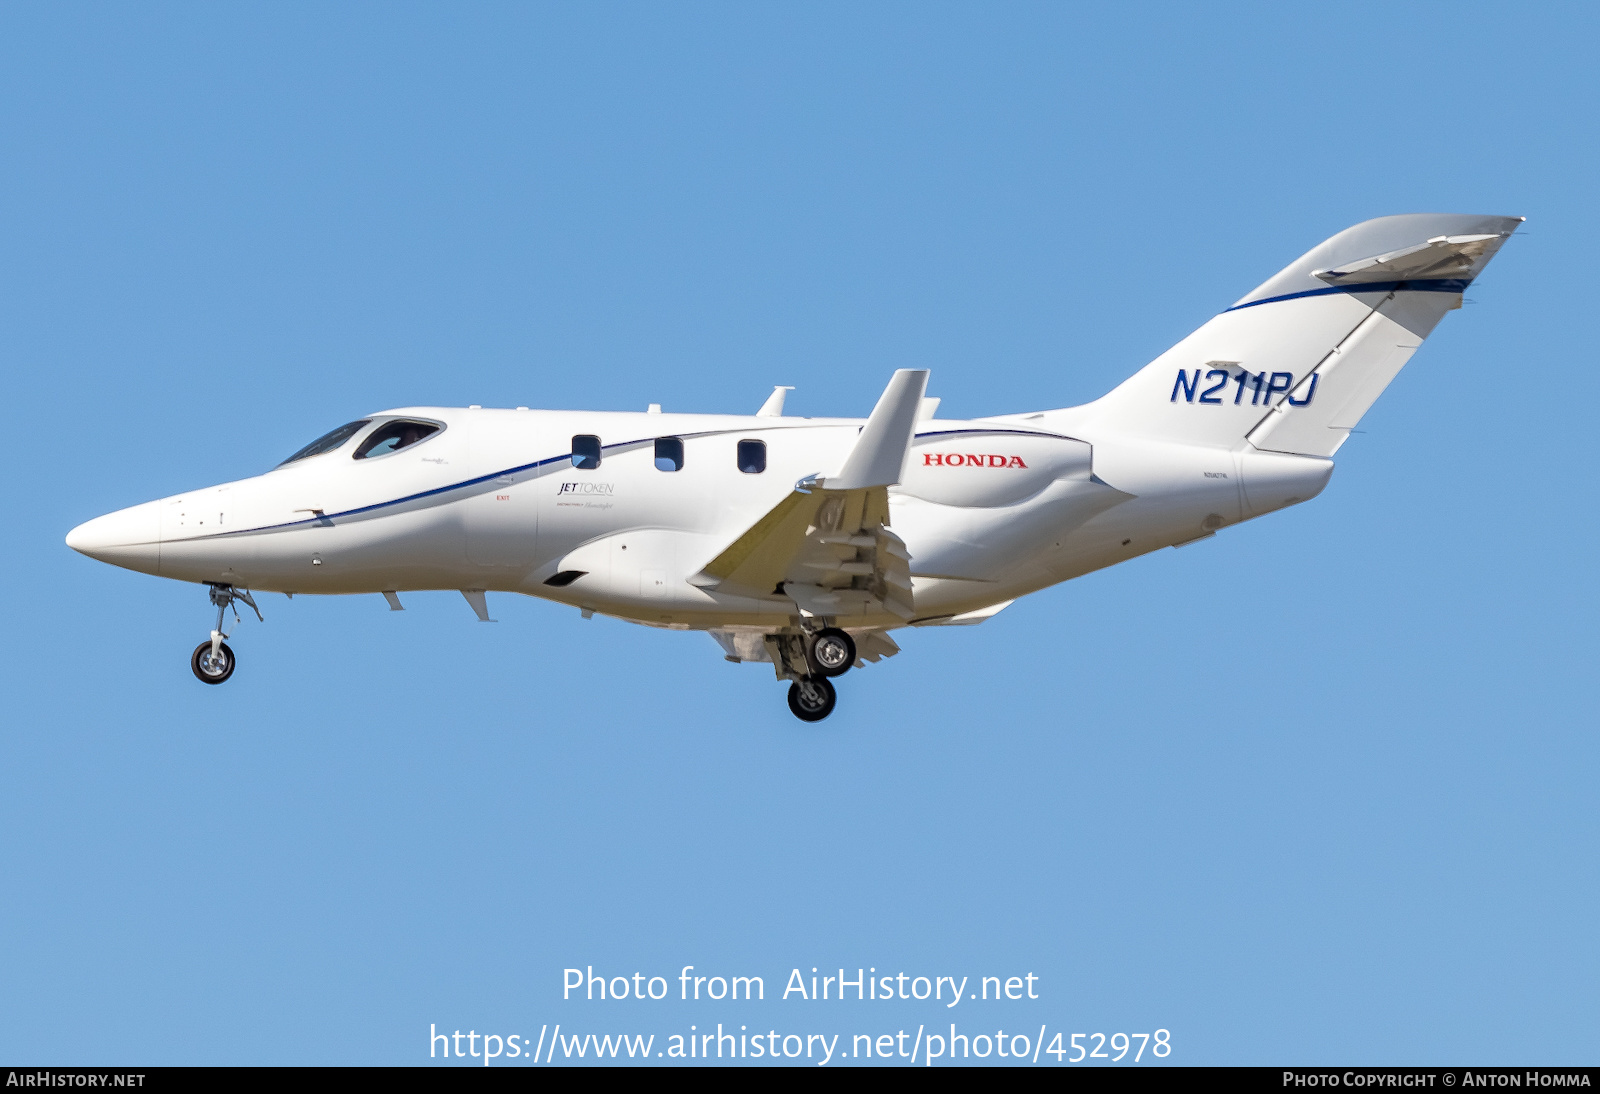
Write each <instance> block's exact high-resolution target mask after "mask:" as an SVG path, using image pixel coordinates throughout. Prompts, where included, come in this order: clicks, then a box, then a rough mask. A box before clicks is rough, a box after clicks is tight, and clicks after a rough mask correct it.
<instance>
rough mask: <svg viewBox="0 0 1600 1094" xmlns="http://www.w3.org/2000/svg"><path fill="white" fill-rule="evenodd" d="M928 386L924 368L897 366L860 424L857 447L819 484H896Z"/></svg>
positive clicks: (834, 486)
mask: <svg viewBox="0 0 1600 1094" xmlns="http://www.w3.org/2000/svg"><path fill="white" fill-rule="evenodd" d="M927 389H928V370H927V369H925V368H915V369H913V368H902V369H896V370H895V374H894V376H893V377H892V378H891V379H890V380H889V386H888V387H886V388H884V389H883V394H882V395H881V396H879V398H878V405H877V406H875V407H873V408H872V416H871V417H869V418H868V419H867V424H866V425H865V426H863V427H862V429H861V436H859V437H857V438H856V446H855V447H854V448H852V449H851V450H850V455H848V456H846V457H845V461H844V466H843V467H841V468H840V469H839V473H838V474H837V475H829V476H828V477H827V478H826V479H824V480H823V483H822V485H823V486H824V487H826V488H827V489H829V490H861V489H864V488H866V487H869V486H893V485H895V484H896V483H898V482H899V481H900V479H901V477H902V476H903V475H904V474H905V467H906V456H907V455H908V454H910V452H911V436H912V434H913V433H914V432H915V430H916V428H917V411H918V410H920V409H921V408H922V393H923V392H924V391H926V390H927Z"/></svg>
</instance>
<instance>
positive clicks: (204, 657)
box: [189, 585, 265, 684]
mask: <svg viewBox="0 0 1600 1094" xmlns="http://www.w3.org/2000/svg"><path fill="white" fill-rule="evenodd" d="M238 600H242V601H244V602H245V603H246V604H248V605H250V610H251V611H253V612H255V613H256V618H257V619H261V609H260V608H258V607H256V602H255V600H254V599H253V598H252V597H251V596H250V592H249V590H247V589H235V588H234V587H233V586H232V585H212V586H211V603H213V604H215V605H216V606H217V625H216V626H215V627H213V628H212V630H211V637H210V638H208V639H206V641H204V642H202V643H200V644H199V645H198V646H196V647H195V648H194V652H193V653H192V654H190V655H189V668H190V669H192V670H193V671H194V675H195V679H197V680H199V681H200V682H201V683H202V684H220V683H222V682H223V681H224V680H226V679H227V678H228V677H230V676H232V675H233V666H234V659H233V651H232V650H231V649H229V648H228V644H227V643H226V642H224V641H223V639H224V638H226V637H228V635H229V634H230V633H231V628H230V629H229V630H228V631H224V630H223V629H222V622H223V616H224V615H225V614H226V612H227V611H228V609H229V608H233V621H234V623H235V624H236V625H237V624H238V622H239V609H238V608H237V607H236V606H235V604H234V602H235V601H238ZM262 622H265V620H262Z"/></svg>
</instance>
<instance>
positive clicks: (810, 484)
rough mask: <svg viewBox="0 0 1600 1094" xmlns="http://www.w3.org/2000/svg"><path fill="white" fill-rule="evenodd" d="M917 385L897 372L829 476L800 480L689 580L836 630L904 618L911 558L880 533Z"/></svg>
mask: <svg viewBox="0 0 1600 1094" xmlns="http://www.w3.org/2000/svg"><path fill="white" fill-rule="evenodd" d="M927 384H928V373H927V372H926V371H925V370H920V369H917V370H913V369H901V370H899V371H897V372H896V373H895V374H894V378H893V379H892V380H890V381H889V386H888V387H887V388H886V389H885V390H884V393H883V395H882V397H880V398H879V400H878V405H877V406H876V407H874V408H873V411H872V415H871V416H870V417H869V418H868V419H867V424H866V425H865V426H863V427H862V430H861V435H860V437H859V438H857V440H856V444H855V447H854V448H852V449H851V451H850V454H849V456H847V457H846V458H845V461H844V465H843V466H842V467H841V468H840V469H839V472H838V474H836V475H831V476H829V477H827V478H818V477H816V476H813V477H811V478H808V479H803V480H801V481H800V482H799V483H797V484H796V485H795V488H794V490H793V491H792V492H791V493H790V494H789V495H788V496H786V497H785V498H784V499H783V500H782V501H780V502H779V503H778V504H777V505H775V506H774V507H773V508H772V510H771V511H770V512H768V513H767V514H766V515H765V516H763V517H762V518H761V519H760V520H758V521H756V522H755V524H753V525H751V526H750V528H749V529H747V530H746V531H745V532H744V533H743V534H742V535H741V536H739V538H737V539H735V540H734V541H733V542H732V543H731V544H729V545H728V546H727V548H725V549H724V550H723V551H722V553H721V554H719V555H717V557H716V558H714V559H712V560H711V561H710V562H708V563H706V565H705V567H704V568H703V569H702V570H701V572H700V573H699V574H697V575H696V576H695V577H693V578H691V579H690V580H691V582H692V583H693V584H695V585H698V586H700V587H702V588H710V589H720V590H723V591H726V592H732V593H740V594H743V595H747V596H762V597H768V596H774V595H777V596H787V597H788V598H789V599H790V600H792V601H794V603H795V605H796V606H797V607H798V608H799V609H800V610H801V611H802V612H803V613H805V614H807V615H817V616H830V617H833V618H835V619H837V620H838V621H839V623H840V625H845V626H849V625H855V626H871V625H879V626H884V625H887V626H894V625H897V624H899V623H903V622H905V621H906V620H908V619H910V618H911V617H912V615H913V614H914V611H913V608H912V602H911V600H912V598H911V556H910V553H909V552H908V551H907V550H906V545H905V544H904V543H903V542H902V541H901V540H900V537H898V536H896V535H895V534H894V533H893V532H891V531H889V491H888V488H889V487H890V486H892V485H893V484H895V483H898V482H899V481H900V479H901V477H902V475H903V474H904V471H905V462H906V457H907V455H908V454H909V452H910V449H911V438H912V434H913V432H914V430H915V429H916V418H917V411H918V409H919V408H920V406H921V404H922V395H923V392H924V391H925V390H926V388H927Z"/></svg>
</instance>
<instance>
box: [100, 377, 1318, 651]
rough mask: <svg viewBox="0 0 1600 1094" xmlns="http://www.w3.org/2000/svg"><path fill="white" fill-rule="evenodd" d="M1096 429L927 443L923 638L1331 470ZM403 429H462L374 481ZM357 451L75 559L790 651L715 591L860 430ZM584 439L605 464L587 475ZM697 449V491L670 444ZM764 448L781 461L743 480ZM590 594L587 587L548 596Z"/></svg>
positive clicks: (490, 416) (151, 524) (1072, 425)
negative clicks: (536, 605)
mask: <svg viewBox="0 0 1600 1094" xmlns="http://www.w3.org/2000/svg"><path fill="white" fill-rule="evenodd" d="M1092 408H1093V404H1090V406H1089V407H1083V408H1075V409H1072V410H1063V411H1052V412H1046V413H1043V414H1032V415H1026V416H1016V417H1006V418H990V419H979V420H973V421H940V420H926V421H922V422H919V423H918V424H917V426H916V428H915V437H914V440H913V443H912V447H911V454H910V458H909V460H908V464H907V468H906V471H905V474H904V477H903V480H902V482H901V483H900V484H899V485H898V486H894V487H891V488H890V491H889V504H890V513H891V520H890V524H891V525H892V528H893V530H894V532H895V533H896V534H897V535H898V536H899V537H900V538H901V539H902V540H903V541H904V543H905V545H906V547H907V548H908V550H909V552H910V555H911V573H912V577H913V583H914V603H915V613H916V614H915V619H914V620H912V621H913V622H920V621H927V620H932V619H936V618H940V617H948V616H955V615H960V614H962V613H966V612H973V611H978V610H980V609H983V608H985V607H987V606H990V605H994V604H998V603H1000V602H1003V601H1008V600H1011V599H1013V598H1015V597H1018V596H1020V595H1023V594H1024V593H1028V592H1032V591H1034V590H1037V589H1040V588H1043V587H1045V586H1047V585H1051V584H1054V583H1056V582H1059V581H1063V580H1066V579H1069V578H1072V577H1076V576H1078V575H1080V574H1084V573H1088V572H1090V571H1092V570H1096V569H1100V568H1102V567H1105V566H1110V565H1112V564H1114V563H1117V562H1121V561H1124V560H1125V559H1128V558H1131V557H1133V556H1135V555H1140V554H1144V553H1146V552H1149V551H1153V550H1156V549H1158V548H1161V547H1167V546H1171V545H1174V544H1178V543H1183V542H1187V541H1190V540H1193V539H1197V538H1200V537H1203V536H1205V535H1207V534H1209V533H1211V532H1213V531H1215V530H1216V529H1217V528H1220V527H1223V526H1226V525H1230V524H1234V523H1237V522H1239V521H1241V520H1246V519H1249V518H1251V517H1254V516H1259V515H1261V514H1262V513H1266V512H1270V511H1271V510H1274V509H1279V508H1282V507H1283V506H1285V505H1289V504H1293V503H1295V502H1298V501H1303V500H1306V499H1308V498H1311V497H1314V496H1315V495H1316V494H1317V493H1318V492H1319V491H1321V489H1322V488H1323V486H1324V485H1325V484H1326V482H1327V479H1328V476H1329V474H1330V473H1331V471H1332V466H1333V465H1332V462H1331V461H1330V460H1327V459H1320V458H1313V457H1307V456H1294V455H1280V454H1275V453H1266V452H1259V451H1255V450H1253V449H1251V448H1250V447H1249V446H1247V445H1235V446H1234V447H1231V448H1229V447H1220V446H1208V445H1196V444H1174V443H1166V442H1162V441H1157V440H1152V439H1151V438H1149V437H1148V436H1143V437H1140V436H1130V435H1122V434H1119V433H1117V432H1114V431H1107V430H1097V429H1096V428H1095V424H1094V420H1093V416H1092V413H1086V412H1090V411H1092ZM397 418H411V419H423V420H427V421H431V422H435V423H438V424H439V425H441V426H442V427H443V428H442V429H440V431H439V432H437V433H436V434H435V435H432V436H430V437H428V438H427V439H426V440H424V441H422V442H420V443H416V444H414V445H412V446H410V447H407V448H402V449H400V450H398V451H395V452H392V453H390V454H389V455H385V456H381V457H378V458H367V459H359V460H358V459H353V458H352V452H353V451H355V449H356V447H357V446H358V445H359V443H360V441H361V437H362V436H363V435H366V434H369V433H370V432H371V431H372V430H376V429H378V428H381V427H382V425H383V424H384V423H385V422H388V421H391V420H393V419H397ZM371 422H372V423H373V424H372V425H370V426H367V427H365V428H364V430H363V431H362V433H359V434H357V435H355V436H354V437H353V438H352V439H351V440H350V441H349V442H347V443H346V444H344V445H343V446H341V447H340V448H338V449H336V450H334V451H330V452H326V453H324V454H322V455H317V456H312V457H309V458H305V459H301V460H298V461H296V462H293V463H289V464H286V465H284V466H281V467H279V468H276V469H274V470H272V471H269V472H267V473H266V474H263V475H258V476H256V477H254V478H249V479H242V480H240V481H237V482H230V483H224V484H222V485H220V486H212V487H208V488H205V489H202V490H194V491H190V492H187V493H184V494H180V495H176V496H174V497H170V498H163V499H161V500H159V501H153V502H149V503H147V504H145V505H141V506H135V507H133V508H132V509H125V510H122V511H120V512H117V513H112V514H109V515H107V516H105V517H101V518H98V519H97V520H95V521H91V522H89V523H88V524H85V525H83V526H81V527H80V528H79V529H77V530H75V531H74V533H73V535H74V539H73V541H72V542H73V545H74V546H75V547H77V548H78V549H80V550H83V551H85V552H86V553H89V554H93V555H95V556H96V557H99V558H103V559H104V560H105V561H108V562H115V563H117V564H119V565H122V566H126V567H128V568H130V569H136V570H141V571H144V572H146V573H151V574H157V575H160V576H162V577H170V578H175V579H177V580H181V581H192V582H207V583H214V584H223V585H229V586H235V587H239V588H249V589H255V590H271V591H277V592H286V593H325V594H332V593H376V592H385V591H394V592H400V591H405V590H412V589H462V590H500V591H505V592H516V593H525V594H528V595H532V596H541V597H545V598H547V599H550V600H555V601H560V602H563V603H568V604H572V605H575V606H578V607H581V608H584V609H588V610H593V611H598V612H601V613H604V614H608V615H614V616H618V617H621V618H625V619H629V620H633V621H636V622H640V623H646V624H651V625H655V626H671V627H689V628H706V629H712V628H727V627H753V628H769V629H770V628H774V627H780V628H781V627H783V626H785V625H787V624H789V623H790V622H791V621H792V619H793V618H794V616H795V610H796V609H795V606H794V604H793V603H792V602H791V601H790V600H788V599H786V598H785V597H784V596H783V595H782V594H781V592H780V591H779V590H776V589H775V590H772V592H771V595H768V596H758V595H750V594H749V590H744V591H743V592H744V593H745V595H734V594H730V593H728V592H723V591H718V590H717V589H715V588H709V589H708V588H703V587H701V586H700V585H697V584H695V583H693V580H692V579H693V578H694V577H695V575H696V574H697V573H699V572H700V571H701V569H702V567H704V566H705V565H706V563H707V562H708V560H710V559H713V558H714V557H716V556H717V555H718V553H719V552H721V551H723V550H724V549H725V548H727V547H728V545H729V544H730V542H732V541H733V540H734V539H735V538H736V537H738V536H739V535H740V534H741V533H742V532H744V531H745V530H746V529H748V528H750V527H751V525H752V523H753V522H755V521H757V520H759V519H760V518H761V517H762V515H763V514H765V513H767V512H769V511H770V510H772V509H773V507H774V506H776V505H777V504H778V503H779V502H780V501H782V500H783V499H784V497H785V496H786V495H788V494H789V493H790V492H791V491H792V490H794V489H795V484H796V483H797V481H799V480H801V479H803V478H805V477H807V476H811V475H817V474H821V475H824V476H826V475H828V474H831V473H832V472H834V471H835V470H836V469H837V467H838V465H839V464H840V463H841V461H843V460H844V459H845V457H846V456H847V454H848V453H849V452H850V450H851V448H852V446H853V445H854V444H855V442H856V438H857V436H858V433H859V431H860V429H861V426H862V421H861V420H858V419H820V418H787V417H756V416H751V417H743V416H729V415H699V414H660V413H644V414H639V413H603V412H595V413H590V412H578V411H531V410H493V409H476V408H474V409H457V408H439V407H410V408H404V409H401V410H395V411H388V412H384V413H381V414H375V415H372V416H371ZM576 435H587V436H595V437H598V438H599V439H600V442H601V444H602V445H603V451H602V457H601V460H600V463H599V466H598V467H594V468H591V469H581V468H579V467H576V466H575V465H574V460H573V458H572V452H573V438H574V436H576ZM662 437H670V438H679V439H681V441H682V453H683V456H682V466H681V469H679V470H675V471H673V470H661V469H659V468H658V467H657V464H656V459H655V454H656V448H655V441H656V439H657V438H662ZM741 441H761V442H764V444H765V469H764V470H762V471H759V472H750V471H742V470H741V469H740V467H739V465H738V455H737V453H738V446H739V442H741ZM573 571H582V572H583V574H584V576H583V577H582V578H581V579H578V580H576V581H574V582H572V583H571V584H567V585H559V584H556V585H552V584H547V582H548V581H549V580H550V579H551V578H552V577H554V576H555V575H557V574H561V573H564V572H566V573H570V572H573Z"/></svg>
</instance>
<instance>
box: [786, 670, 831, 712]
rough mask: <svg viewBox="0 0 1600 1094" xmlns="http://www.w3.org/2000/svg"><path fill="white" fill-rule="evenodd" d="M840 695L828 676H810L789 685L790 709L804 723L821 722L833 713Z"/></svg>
mask: <svg viewBox="0 0 1600 1094" xmlns="http://www.w3.org/2000/svg"><path fill="white" fill-rule="evenodd" d="M838 701H839V693H838V692H836V691H834V690H833V684H832V683H830V682H829V680H828V678H827V677H826V676H808V677H806V678H805V679H804V680H797V681H795V682H794V683H792V684H790V685H789V709H790V711H792V712H793V713H794V716H795V717H796V718H798V719H800V720H801V721H802V722H820V721H822V719H824V718H826V717H827V716H828V715H830V714H832V713H833V705H834V704H835V703H837V702H838Z"/></svg>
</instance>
